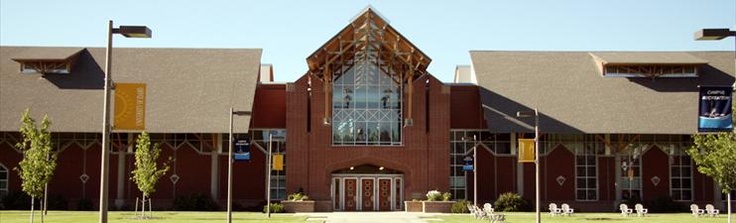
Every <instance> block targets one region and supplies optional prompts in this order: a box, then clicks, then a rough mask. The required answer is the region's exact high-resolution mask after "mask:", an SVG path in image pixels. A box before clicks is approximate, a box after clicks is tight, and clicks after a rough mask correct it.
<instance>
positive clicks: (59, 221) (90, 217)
mask: <svg viewBox="0 0 736 223" xmlns="http://www.w3.org/2000/svg"><path fill="white" fill-rule="evenodd" d="M39 213H40V212H38V211H37V212H36V219H35V222H41V219H40V216H39ZM98 213H99V212H96V211H49V215H47V216H46V218H45V220H46V222H49V223H77V222H81V223H84V222H97V221H98ZM396 214H403V213H402V212H398V213H396ZM28 215H29V213H28V211H0V223H16V222H17V223H25V222H28V217H29V216H28ZM154 218H155V219H151V220H146V221H141V220H137V219H134V218H133V212H125V211H111V212H109V215H108V222H110V223H121V222H129V223H160V222H174V223H185V222H192V223H194V222H197V223H215V222H224V221H225V220H226V214H225V212H169V211H161V212H154ZM424 218H425V220H427V222H430V223H433V222H447V223H455V222H457V223H460V222H462V223H474V222H477V223H483V222H488V220H476V219H474V218H473V217H471V216H470V215H468V214H437V215H435V216H431V217H424ZM438 219H440V220H441V221H438ZM306 220H307V217H306V216H295V215H294V214H272V215H271V218H270V219H268V218H266V215H265V214H263V213H254V212H233V222H285V223H289V222H313V223H317V222H318V221H306ZM362 220H364V219H362ZM506 222H510V223H517V222H534V213H529V212H521V213H506ZM542 222H544V223H562V222H593V223H595V222H626V223H629V222H641V223H645V222H646V223H655V222H668V223H690V222H698V223H708V222H718V223H723V222H726V215H725V214H724V215H721V216H720V217H718V218H709V217H701V218H697V219H696V218H695V217H693V216H692V215H690V214H687V213H681V214H651V215H650V216H648V217H621V215H619V214H616V213H579V214H575V215H574V216H572V217H559V216H558V217H551V216H549V215H548V214H546V213H543V214H542Z"/></svg>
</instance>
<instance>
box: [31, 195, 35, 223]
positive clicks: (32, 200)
mask: <svg viewBox="0 0 736 223" xmlns="http://www.w3.org/2000/svg"><path fill="white" fill-rule="evenodd" d="M34 200H35V199H34V198H33V197H31V223H33V205H34V203H33V202H34Z"/></svg>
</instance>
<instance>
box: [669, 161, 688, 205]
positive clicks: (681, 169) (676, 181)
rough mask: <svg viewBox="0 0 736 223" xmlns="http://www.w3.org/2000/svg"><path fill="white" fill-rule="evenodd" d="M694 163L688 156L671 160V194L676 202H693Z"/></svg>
mask: <svg viewBox="0 0 736 223" xmlns="http://www.w3.org/2000/svg"><path fill="white" fill-rule="evenodd" d="M691 163H692V161H691V160H690V157H689V156H686V155H674V156H672V159H670V194H671V195H672V199H673V200H676V201H692V200H693V183H692V181H693V180H692V173H693V172H692V171H693V170H692V165H691Z"/></svg>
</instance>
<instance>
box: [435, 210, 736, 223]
mask: <svg viewBox="0 0 736 223" xmlns="http://www.w3.org/2000/svg"><path fill="white" fill-rule="evenodd" d="M726 217H727V216H726V215H725V214H723V215H721V216H720V217H716V218H711V217H700V218H697V219H696V218H695V217H693V216H692V215H691V214H688V213H681V214H679V213H678V214H654V213H653V214H651V215H649V216H648V217H636V216H633V217H622V216H621V214H617V213H579V214H575V215H573V216H572V217H562V216H556V217H552V216H550V215H549V214H548V213H542V222H544V223H562V222H592V223H595V222H626V223H629V222H642V223H643V222H646V223H655V222H667V223H691V222H698V223H708V222H718V223H723V222H726ZM433 218H439V219H442V220H443V221H442V222H446V223H455V222H457V223H460V222H463V223H473V222H478V223H481V222H488V220H476V219H474V218H473V217H471V216H470V215H468V214H463V215H459V214H448V215H438V216H435V217H433ZM506 222H510V223H516V222H534V213H527V212H525V213H506Z"/></svg>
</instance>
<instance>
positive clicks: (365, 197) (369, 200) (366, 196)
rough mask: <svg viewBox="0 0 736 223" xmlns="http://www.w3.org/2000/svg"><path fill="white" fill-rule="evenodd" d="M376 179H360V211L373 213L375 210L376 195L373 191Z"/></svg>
mask: <svg viewBox="0 0 736 223" xmlns="http://www.w3.org/2000/svg"><path fill="white" fill-rule="evenodd" d="M375 180H376V179H375V178H373V177H362V178H361V179H360V185H361V188H360V191H361V193H360V195H361V197H360V203H361V207H360V210H362V211H373V210H374V209H375V207H374V206H375V197H376V196H375V193H374V192H373V190H374V189H375V187H374V186H375V185H374V184H375V183H374V182H375Z"/></svg>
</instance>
